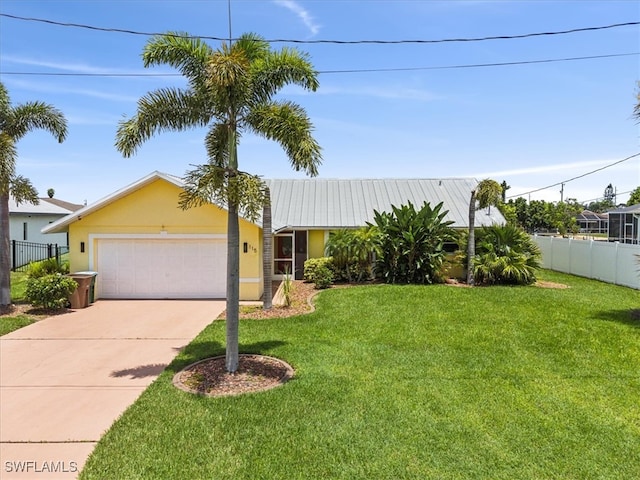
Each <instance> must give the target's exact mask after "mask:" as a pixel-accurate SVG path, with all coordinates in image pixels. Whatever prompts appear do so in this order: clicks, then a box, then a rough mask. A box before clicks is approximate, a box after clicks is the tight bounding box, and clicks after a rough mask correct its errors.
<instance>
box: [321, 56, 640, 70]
mask: <svg viewBox="0 0 640 480" xmlns="http://www.w3.org/2000/svg"><path fill="white" fill-rule="evenodd" d="M632 55H640V52H629V53H611V54H607V55H590V56H586V57H565V58H549V59H544V60H521V61H515V62H500V63H472V64H467V65H444V66H436V67H408V68H371V69H361V70H358V69H355V70H324V71H320V72H318V73H325V74H328V73H368V72H407V71H415V70H450V69H460V68H484V67H506V66H511V65H531V64H537V63H552V62H572V61H576V60H594V59H600V58H614V57H627V56H632Z"/></svg>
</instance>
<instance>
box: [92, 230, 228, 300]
mask: <svg viewBox="0 0 640 480" xmlns="http://www.w3.org/2000/svg"><path fill="white" fill-rule="evenodd" d="M96 248H97V264H98V265H97V271H98V296H99V297H100V298H223V297H224V296H225V290H226V241H225V240H219V239H99V240H98V242H97V247H96Z"/></svg>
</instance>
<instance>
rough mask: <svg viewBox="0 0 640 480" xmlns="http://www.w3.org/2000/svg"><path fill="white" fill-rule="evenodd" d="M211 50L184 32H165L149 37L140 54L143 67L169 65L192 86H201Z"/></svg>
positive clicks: (199, 40) (211, 53)
mask: <svg viewBox="0 0 640 480" xmlns="http://www.w3.org/2000/svg"><path fill="white" fill-rule="evenodd" d="M213 52H214V51H213V49H212V48H211V47H210V46H209V45H208V44H206V43H205V42H203V41H202V40H201V39H199V38H193V37H189V34H187V33H185V32H167V34H163V35H156V36H154V37H151V39H150V40H149V41H148V42H147V44H146V45H145V47H144V51H143V52H142V61H143V63H144V66H145V67H150V66H154V65H169V66H171V67H174V68H176V69H178V70H179V71H180V73H181V74H182V75H184V76H185V77H186V78H187V80H188V81H189V82H190V83H191V84H192V86H194V87H195V86H198V85H202V83H203V82H204V79H205V78H206V74H207V63H208V61H209V59H210V58H211V56H212V55H213Z"/></svg>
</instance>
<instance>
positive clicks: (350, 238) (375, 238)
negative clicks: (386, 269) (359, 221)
mask: <svg viewBox="0 0 640 480" xmlns="http://www.w3.org/2000/svg"><path fill="white" fill-rule="evenodd" d="M325 252H326V254H327V255H329V256H331V257H332V258H333V267H334V270H335V273H336V276H337V278H338V279H339V280H346V281H347V282H352V281H357V282H362V281H365V280H368V279H370V278H371V277H372V276H373V263H374V261H375V258H376V256H377V255H378V254H379V253H380V236H379V232H378V230H377V228H376V227H375V226H372V225H370V226H367V227H362V228H359V229H357V230H354V229H346V228H345V229H341V230H336V231H334V232H331V233H330V234H329V239H328V240H327V243H326V245H325Z"/></svg>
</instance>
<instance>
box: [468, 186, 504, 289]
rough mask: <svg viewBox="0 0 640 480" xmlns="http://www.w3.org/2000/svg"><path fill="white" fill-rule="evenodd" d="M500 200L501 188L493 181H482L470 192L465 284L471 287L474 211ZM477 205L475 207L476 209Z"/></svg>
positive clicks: (472, 278)
mask: <svg viewBox="0 0 640 480" xmlns="http://www.w3.org/2000/svg"><path fill="white" fill-rule="evenodd" d="M501 198H502V186H501V185H500V184H499V183H498V182H496V181H495V180H490V179H488V178H487V179H485V180H482V181H481V182H480V183H478V185H477V186H476V188H475V189H474V190H471V200H470V202H469V238H468V242H467V284H468V285H471V286H473V285H474V284H475V280H474V277H473V260H474V257H475V256H476V238H475V228H476V226H475V224H476V209H477V208H487V207H488V206H490V205H498V204H499V203H500V199H501ZM476 204H477V207H476Z"/></svg>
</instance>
